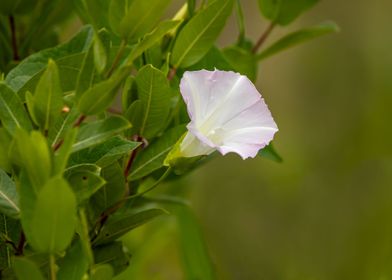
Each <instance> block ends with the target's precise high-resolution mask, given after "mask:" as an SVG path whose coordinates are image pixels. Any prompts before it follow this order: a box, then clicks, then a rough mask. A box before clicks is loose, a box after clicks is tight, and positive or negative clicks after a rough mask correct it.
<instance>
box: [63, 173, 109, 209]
mask: <svg viewBox="0 0 392 280" xmlns="http://www.w3.org/2000/svg"><path fill="white" fill-rule="evenodd" d="M64 178H65V179H66V180H67V181H68V183H69V185H70V186H71V187H72V189H73V191H74V193H75V196H76V199H77V203H78V204H80V203H82V202H84V201H85V200H87V199H89V198H90V197H91V196H92V195H93V194H94V193H96V192H97V191H98V190H99V189H100V188H101V187H102V186H103V185H105V183H106V182H105V180H104V179H103V178H101V177H100V176H99V175H97V174H96V173H95V172H91V171H85V170H83V169H82V170H77V169H76V168H75V169H74V170H73V171H72V172H69V171H68V172H66V174H65V175H64Z"/></svg>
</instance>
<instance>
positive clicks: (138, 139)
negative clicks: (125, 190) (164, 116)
mask: <svg viewBox="0 0 392 280" xmlns="http://www.w3.org/2000/svg"><path fill="white" fill-rule="evenodd" d="M135 141H136V142H142V141H143V138H142V137H141V136H139V135H137V136H136V137H135ZM139 148H143V144H142V145H141V146H140V147H138V148H136V149H135V150H133V151H132V153H131V155H130V156H129V160H128V162H127V166H126V167H125V169H124V177H125V181H126V182H127V181H128V175H129V171H130V170H131V167H132V164H133V162H134V160H135V158H136V155H137V153H138V151H139Z"/></svg>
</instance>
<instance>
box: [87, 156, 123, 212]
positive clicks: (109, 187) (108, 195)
mask: <svg viewBox="0 0 392 280" xmlns="http://www.w3.org/2000/svg"><path fill="white" fill-rule="evenodd" d="M101 176H102V177H103V179H104V180H105V181H106V184H105V185H104V186H103V187H102V188H101V189H100V190H99V191H98V192H96V193H95V194H94V195H93V197H92V200H93V203H94V207H95V208H96V211H98V212H103V211H104V210H106V209H107V208H109V207H110V206H113V204H115V203H116V202H118V201H119V200H120V199H121V198H123V197H124V195H125V192H126V185H125V178H124V174H123V170H122V168H121V166H120V165H119V164H118V163H117V162H115V163H113V164H112V165H109V166H107V167H105V168H103V169H102V175H101Z"/></svg>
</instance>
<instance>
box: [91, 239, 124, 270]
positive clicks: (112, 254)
mask: <svg viewBox="0 0 392 280" xmlns="http://www.w3.org/2000/svg"><path fill="white" fill-rule="evenodd" d="M94 259H95V263H96V264H98V265H103V264H106V265H110V266H112V268H113V272H114V275H116V274H118V273H120V272H121V271H123V270H124V269H126V268H127V267H128V265H129V257H128V255H127V254H126V253H125V252H124V250H123V244H122V242H113V243H109V244H106V245H104V246H98V247H96V248H94Z"/></svg>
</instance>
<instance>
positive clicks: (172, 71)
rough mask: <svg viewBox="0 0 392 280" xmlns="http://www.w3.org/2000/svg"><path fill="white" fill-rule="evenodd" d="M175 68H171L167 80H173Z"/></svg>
mask: <svg viewBox="0 0 392 280" xmlns="http://www.w3.org/2000/svg"><path fill="white" fill-rule="evenodd" d="M176 72H177V69H176V68H175V67H173V68H171V69H170V71H169V74H168V75H167V79H168V80H169V81H171V80H173V78H174V76H175V75H176Z"/></svg>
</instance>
